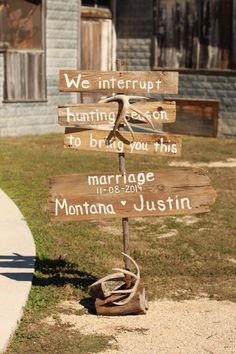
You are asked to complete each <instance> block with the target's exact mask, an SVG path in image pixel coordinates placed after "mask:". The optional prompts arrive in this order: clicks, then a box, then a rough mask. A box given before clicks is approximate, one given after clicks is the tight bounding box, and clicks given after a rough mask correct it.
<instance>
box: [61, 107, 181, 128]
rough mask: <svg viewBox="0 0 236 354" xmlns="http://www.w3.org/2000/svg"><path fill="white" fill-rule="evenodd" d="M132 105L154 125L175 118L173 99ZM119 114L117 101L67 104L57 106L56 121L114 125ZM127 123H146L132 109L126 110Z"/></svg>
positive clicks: (69, 125)
mask: <svg viewBox="0 0 236 354" xmlns="http://www.w3.org/2000/svg"><path fill="white" fill-rule="evenodd" d="M132 106H134V107H135V108H137V109H138V110H140V111H142V112H144V114H145V115H146V116H147V117H148V118H149V119H150V120H151V121H152V123H153V125H154V127H158V126H160V124H162V123H165V124H166V123H173V122H175V119H176V104H175V102H174V101H143V102H138V103H133V104H132ZM119 114H120V107H119V103H118V102H112V103H90V104H68V105H64V106H59V107H58V122H59V124H60V125H63V126H67V127H74V126H77V125H79V126H80V127H83V126H88V125H89V126H94V125H114V124H115V121H116V119H117V117H118V116H119ZM127 115H128V117H129V123H131V124H139V125H140V126H142V125H147V121H145V120H144V119H143V118H142V116H140V115H139V114H138V113H136V112H134V111H131V110H130V111H129V112H128V114H127Z"/></svg>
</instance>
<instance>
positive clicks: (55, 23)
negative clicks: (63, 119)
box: [0, 0, 78, 136]
mask: <svg viewBox="0 0 236 354" xmlns="http://www.w3.org/2000/svg"><path fill="white" fill-rule="evenodd" d="M77 6H78V1H77V0H71V1H70V6H65V1H64V0H48V1H47V18H46V48H47V51H46V73H47V74H46V76H47V102H33V103H4V102H3V81H4V72H3V67H4V60H3V54H0V136H5V135H7V136H10V135H11V136H15V135H27V134H41V133H50V132H58V131H62V128H61V127H59V125H58V123H57V106H58V104H63V103H69V102H76V100H77V96H76V94H70V93H69V94H62V93H59V91H58V72H59V69H63V68H67V69H70V68H71V69H74V68H76V67H77V35H78V15H77V14H78V9H77Z"/></svg>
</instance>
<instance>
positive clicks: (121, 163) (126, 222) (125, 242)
mask: <svg viewBox="0 0 236 354" xmlns="http://www.w3.org/2000/svg"><path fill="white" fill-rule="evenodd" d="M116 67H117V70H118V71H120V70H124V62H123V61H122V60H121V59H118V60H117V61H116ZM122 129H124V127H123V126H120V127H119V130H122ZM118 158H119V171H120V173H122V174H124V173H125V172H126V170H125V153H123V152H122V153H118ZM122 231H123V250H124V253H125V254H128V255H129V256H130V247H129V218H122ZM124 262H125V269H127V270H129V269H130V260H129V258H128V257H124ZM130 282H131V278H130V276H128V275H127V276H126V283H127V287H129V286H130V285H131V284H130Z"/></svg>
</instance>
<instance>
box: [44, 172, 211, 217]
mask: <svg viewBox="0 0 236 354" xmlns="http://www.w3.org/2000/svg"><path fill="white" fill-rule="evenodd" d="M215 198H216V192H215V191H214V189H213V188H212V187H211V186H210V180H209V177H208V175H207V172H206V171H204V170H202V169H197V168H194V169H183V168H182V169H174V170H171V169H159V170H151V171H145V172H129V173H125V174H123V175H122V174H114V173H99V174H97V173H94V174H89V175H88V174H80V175H69V176H56V177H52V178H51V179H50V181H49V209H50V214H51V217H52V218H53V219H54V220H58V221H70V220H71V221H72V220H75V221H76V220H91V219H99V218H115V217H125V216H127V215H129V217H139V216H167V215H181V214H195V213H202V212H207V211H209V205H211V204H213V203H214V201H215Z"/></svg>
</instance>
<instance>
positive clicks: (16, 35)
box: [0, 0, 46, 102]
mask: <svg viewBox="0 0 236 354" xmlns="http://www.w3.org/2000/svg"><path fill="white" fill-rule="evenodd" d="M43 4H44V1H42V0H4V1H1V0H0V28H1V29H3V31H2V34H1V37H0V41H1V42H0V43H1V44H0V46H2V47H3V48H5V49H6V50H5V53H4V58H5V75H4V77H5V81H4V101H8V102H19V101H21V102H22V101H23V102H26V101H30V102H31V101H42V100H45V99H46V70H45V51H44V11H43V10H44V8H43Z"/></svg>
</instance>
